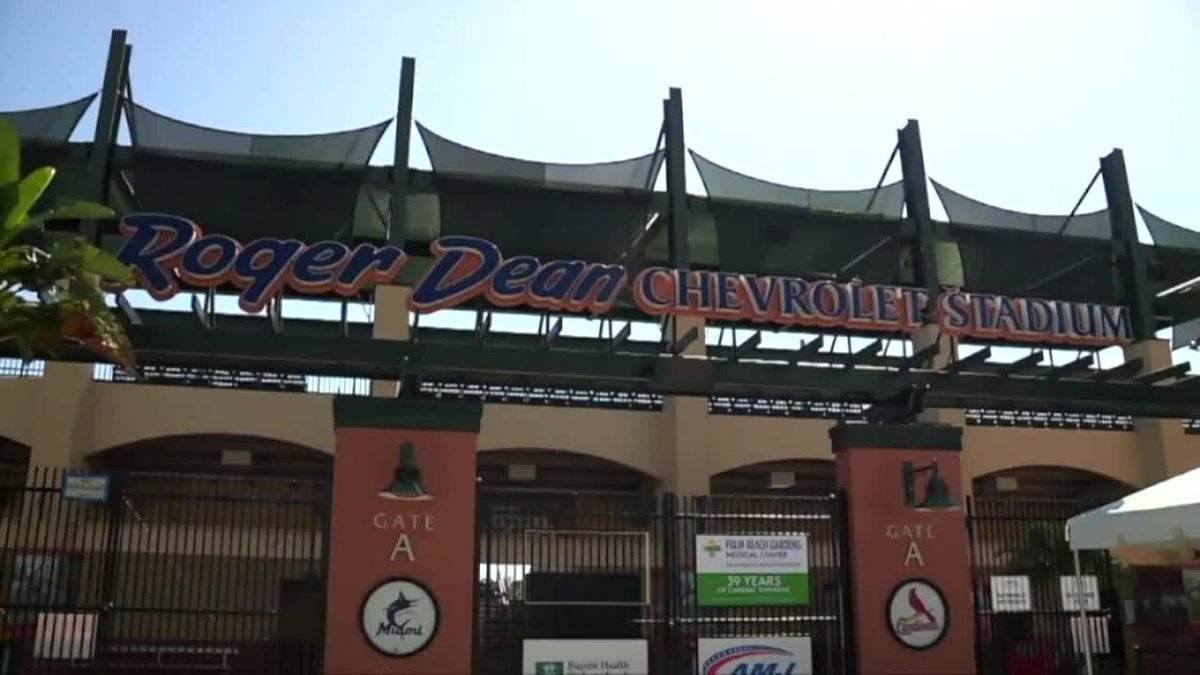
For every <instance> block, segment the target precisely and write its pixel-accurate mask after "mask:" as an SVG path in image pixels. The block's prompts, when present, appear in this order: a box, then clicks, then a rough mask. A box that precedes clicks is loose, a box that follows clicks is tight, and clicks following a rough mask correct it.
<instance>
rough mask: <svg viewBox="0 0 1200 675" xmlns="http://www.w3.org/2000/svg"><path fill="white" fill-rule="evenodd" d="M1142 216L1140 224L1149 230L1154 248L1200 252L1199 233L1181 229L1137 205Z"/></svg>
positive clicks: (1184, 228)
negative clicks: (1164, 247)
mask: <svg viewBox="0 0 1200 675" xmlns="http://www.w3.org/2000/svg"><path fill="white" fill-rule="evenodd" d="M1137 208H1138V212H1139V213H1141V214H1142V222H1144V223H1146V229H1147V230H1150V238H1151V239H1153V240H1154V244H1155V246H1171V247H1173V248H1192V249H1196V250H1197V251H1200V232H1197V231H1195V230H1189V229H1187V228H1186V227H1181V226H1179V225H1176V224H1175V223H1172V222H1170V221H1168V220H1166V219H1163V218H1159V217H1158V216H1156V215H1154V214H1153V213H1150V212H1149V211H1147V210H1146V209H1145V207H1143V206H1142V205H1141V204H1138V205H1137Z"/></svg>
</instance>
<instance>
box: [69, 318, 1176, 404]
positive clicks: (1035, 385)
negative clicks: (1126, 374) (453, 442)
mask: <svg viewBox="0 0 1200 675" xmlns="http://www.w3.org/2000/svg"><path fill="white" fill-rule="evenodd" d="M130 335H131V338H132V340H133V342H134V344H135V345H136V349H137V356H138V361H139V363H141V364H144V365H161V366H178V367H194V368H196V367H198V368H223V369H245V370H252V371H253V370H259V371H268V372H289V373H303V374H307V375H328V376H342V377H366V378H375V379H392V380H394V379H399V378H400V377H401V376H402V375H403V374H419V375H421V376H424V377H430V378H448V379H457V378H463V377H466V378H469V379H471V380H475V381H480V382H488V383H495V384H520V385H538V386H563V387H581V388H588V387H593V388H601V389H626V390H631V391H654V392H658V393H662V394H671V395H683V396H708V395H713V394H717V395H731V396H755V397H789V398H804V397H812V398H819V399H826V400H830V399H832V400H843V401H852V402H861V403H877V402H882V401H886V400H888V399H889V398H891V397H892V396H894V395H895V394H896V393H898V392H900V391H902V390H905V389H908V388H911V387H913V386H925V387H928V391H929V393H928V396H927V397H926V405H927V406H929V407H935V408H966V407H983V408H1021V409H1027V410H1042V411H1048V412H1050V411H1059V412H1076V413H1107V414H1128V415H1134V416H1138V417H1166V418H1171V417H1180V418H1184V417H1200V397H1197V396H1196V395H1195V390H1194V389H1190V388H1188V387H1176V386H1152V385H1146V384H1137V383H1130V382H1095V381H1089V380H1083V379H1073V378H1062V379H1059V380H1048V379H1046V378H1045V377H1040V376H1029V375H1021V374H1012V375H1008V376H1007V377H1006V376H1003V375H1000V374H996V373H980V372H962V373H953V374H951V373H945V372H941V371H934V370H926V369H912V370H909V371H906V372H901V371H900V370H898V369H887V370H885V369H879V368H865V367H860V368H856V369H853V370H842V369H830V368H827V367H822V366H786V365H783V364H781V363H763V362H752V361H740V362H733V361H714V360H708V359H693V358H687V357H675V358H671V357H668V356H665V355H659V354H645V353H641V354H639V353H632V352H618V353H615V354H613V353H609V352H608V351H607V350H603V349H597V350H579V349H571V350H568V349H553V350H543V349H539V348H537V347H536V346H535V347H532V348H530V347H512V346H500V345H492V344H489V345H486V346H477V345H473V344H470V343H457V344H456V343H433V342H423V341H422V342H416V343H412V342H399V341H392V340H373V339H369V338H331V337H326V336H317V335H268V336H266V337H259V336H249V335H247V334H245V333H243V332H238V331H228V330H213V331H199V330H170V329H163V328H156V327H150V326H135V327H131V328H130ZM61 358H63V359H65V360H78V361H89V360H92V359H93V358H94V357H92V356H91V355H89V354H88V353H86V352H82V351H68V352H65V353H64V354H62V355H61Z"/></svg>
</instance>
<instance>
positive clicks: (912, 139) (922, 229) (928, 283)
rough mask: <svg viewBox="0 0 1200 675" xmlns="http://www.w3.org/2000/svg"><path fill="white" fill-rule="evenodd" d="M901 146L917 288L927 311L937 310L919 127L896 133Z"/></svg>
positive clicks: (910, 126)
mask: <svg viewBox="0 0 1200 675" xmlns="http://www.w3.org/2000/svg"><path fill="white" fill-rule="evenodd" d="M897 136H898V139H899V145H900V170H901V171H902V172H903V174H904V204H905V206H906V207H907V208H908V220H909V222H910V223H912V224H913V226H914V230H915V233H916V238H915V241H914V242H913V253H914V254H915V255H914V261H915V262H916V273H917V279H916V281H917V285H918V286H919V287H921V288H923V289H924V290H925V292H927V293H929V308H930V309H933V308H936V307H937V306H938V270H937V242H936V241H935V240H934V238H933V217H932V216H931V215H930V213H929V190H928V189H927V188H926V187H925V153H924V151H923V150H922V149H921V127H920V125H918V124H917V121H916V120H909V121H908V124H906V125H904V128H903V129H900V130H899V131H898V132H897Z"/></svg>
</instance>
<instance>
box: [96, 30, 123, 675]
mask: <svg viewBox="0 0 1200 675" xmlns="http://www.w3.org/2000/svg"><path fill="white" fill-rule="evenodd" d="M114 32H116V31H114ZM122 478H123V475H122V474H121V473H116V472H114V473H111V474H109V478H108V480H109V483H108V504H106V507H107V510H108V530H107V532H106V534H107V535H108V538H107V539H106V540H105V542H104V545H105V548H106V550H105V551H104V559H105V562H104V580H103V581H102V582H101V588H100V607H101V610H100V616H99V617H97V619H96V653H97V654H98V655H99V657H100V658H99V661H100V663H99V665H100V672H101V673H107V672H108V665H109V664H108V658H109V653H110V649H109V641H110V640H111V637H112V636H111V635H110V633H111V632H112V621H113V616H112V612H113V594H114V593H115V592H116V587H117V574H118V572H117V565H118V564H119V563H120V560H121V516H122V510H121V507H122V504H123V501H122V494H121V490H123V489H124V481H123V480H122Z"/></svg>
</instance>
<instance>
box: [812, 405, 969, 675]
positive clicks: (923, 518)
mask: <svg viewBox="0 0 1200 675" xmlns="http://www.w3.org/2000/svg"><path fill="white" fill-rule="evenodd" d="M829 435H830V438H831V439H832V441H833V451H834V461H835V464H836V471H837V480H838V486H839V487H841V488H842V489H844V490H845V491H846V493H847V497H848V509H847V510H848V516H849V518H848V519H849V522H848V523H847V527H848V528H849V540H850V550H849V551H848V555H849V556H850V560H851V579H850V585H851V591H850V592H851V598H852V602H853V614H854V616H853V623H852V627H853V630H854V635H855V645H856V647H857V662H858V672H859V675H973V674H974V673H975V621H974V616H973V614H972V612H973V608H972V601H971V592H972V590H971V572H970V569H971V568H970V555H969V551H968V541H967V529H966V521H965V516H964V512H963V509H962V508H961V507H960V508H958V509H952V510H936V511H924V510H918V509H915V508H912V507H909V506H906V505H905V496H904V489H903V463H904V462H905V461H908V462H912V463H913V464H914V465H915V466H916V467H917V468H921V467H923V466H927V465H929V464H930V463H931V462H935V461H936V462H937V463H938V468H939V471H940V475H941V476H942V478H943V479H944V480H945V481H946V483H947V485H948V486H949V488H950V494H951V496H952V497H953V498H954V499H956V500H958V501H959V502H960V503H961V502H962V500H963V492H962V484H961V483H962V479H961V470H960V466H959V451H960V449H961V447H962V429H960V428H958V427H952V426H947V425H933V424H912V425H902V424H897V425H886V424H853V423H852V424H842V425H839V426H836V427H834V428H833V429H831V430H830V432H829ZM927 481H928V474H918V475H917V476H916V481H915V483H916V486H917V495H916V497H917V500H918V503H919V502H920V500H922V499H923V498H924V486H925V484H926V482H927Z"/></svg>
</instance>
